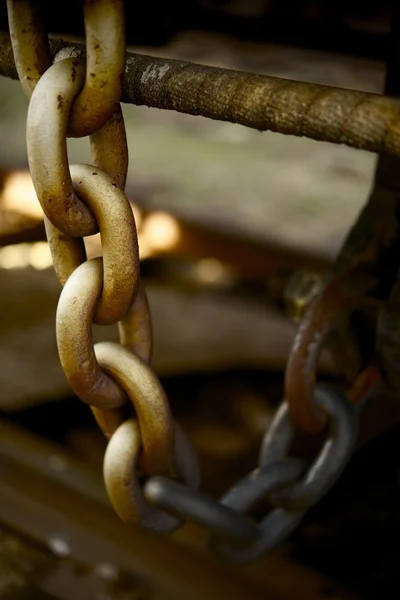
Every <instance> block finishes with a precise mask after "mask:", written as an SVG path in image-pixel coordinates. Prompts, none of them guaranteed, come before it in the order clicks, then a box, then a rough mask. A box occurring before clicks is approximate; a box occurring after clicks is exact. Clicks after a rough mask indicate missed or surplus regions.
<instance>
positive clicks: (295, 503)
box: [7, 0, 375, 563]
mask: <svg viewBox="0 0 400 600" xmlns="http://www.w3.org/2000/svg"><path fill="white" fill-rule="evenodd" d="M7 6H8V14H9V24H10V32H11V39H12V44H13V51H14V56H15V62H16V65H17V69H18V75H19V78H20V80H21V83H22V85H23V88H24V90H25V93H26V94H27V95H28V97H30V104H29V110H28V120H27V147H28V157H29V166H30V170H31V174H32V179H33V183H34V186H35V190H36V193H37V196H38V199H39V202H40V204H41V206H42V208H43V212H44V216H45V227H46V234H47V239H48V242H49V246H50V249H51V253H52V257H53V263H54V268H55V272H56V275H57V277H58V279H59V280H60V283H61V285H62V286H63V290H62V292H61V295H60V300H59V304H58V309H57V319H56V333H57V345H58V352H59V356H60V361H61V364H62V367H63V369H64V372H65V374H66V377H67V379H68V381H69V383H70V385H71V387H72V389H73V390H74V392H75V393H76V395H77V396H78V397H80V398H81V399H82V400H83V401H84V402H86V403H87V404H89V406H90V407H91V409H92V411H93V414H94V417H95V419H96V421H97V423H98V424H99V426H100V427H101V429H102V430H103V432H104V433H105V435H106V437H107V438H109V441H108V445H107V450H106V453H105V458H104V480H105V486H106V488H107V492H108V495H109V498H110V501H111V503H112V505H113V507H114V509H115V511H116V512H117V514H118V515H119V516H120V518H121V519H122V520H124V521H125V522H127V523H139V524H141V525H142V526H144V527H146V528H148V529H151V530H153V531H163V532H169V531H173V530H174V529H176V528H177V527H179V526H181V525H182V523H183V522H184V521H187V520H191V521H194V522H196V523H197V524H201V525H203V526H205V527H206V528H207V530H208V531H209V547H210V550H211V551H212V552H213V553H214V554H215V555H216V556H218V557H220V558H222V559H225V560H229V561H231V562H235V563H243V562H249V561H253V560H256V559H257V558H258V557H259V556H260V555H261V554H263V553H264V552H266V551H268V550H269V549H271V548H272V547H273V546H275V545H276V544H278V543H280V542H281V541H283V540H284V539H286V538H287V537H288V536H289V535H290V534H291V533H292V532H293V530H294V529H295V528H296V527H297V526H298V524H299V523H300V521H301V519H302V518H303V516H304V514H305V512H306V511H307V509H308V508H309V507H310V506H312V505H313V504H315V503H316V502H318V501H319V499H320V498H321V497H322V496H323V495H324V494H325V493H326V492H327V491H328V490H329V489H330V488H331V487H332V485H333V484H334V483H335V482H336V480H337V478H338V477H339V476H340V474H341V473H342V471H343V469H344V468H345V466H346V464H347V462H348V460H349V458H350V456H351V452H352V450H353V447H354V442H355V439H356V420H357V418H356V413H355V410H354V409H353V408H352V407H351V406H350V403H349V400H348V398H345V397H343V396H341V395H340V394H337V393H334V392H333V391H331V390H329V389H327V388H322V387H320V386H317V387H316V388H315V390H314V392H313V400H312V401H309V399H307V402H306V405H307V407H308V408H310V409H311V410H312V414H313V415H314V417H316V419H317V423H318V428H319V429H320V428H321V427H322V426H323V425H324V424H325V423H326V422H328V423H329V425H330V427H329V429H328V431H327V434H326V441H325V443H324V445H323V447H322V449H321V451H320V453H319V454H318V456H317V458H316V459H315V461H314V462H313V464H312V465H311V466H310V467H308V468H307V465H305V464H304V463H303V462H302V461H300V460H298V459H296V458H292V457H289V456H288V452H289V451H290V447H291V444H292V439H293V435H294V425H293V423H292V416H293V414H292V413H293V401H292V400H290V402H289V403H288V402H284V403H283V404H282V406H281V407H280V408H279V409H278V411H277V413H276V416H275V419H274V421H273V424H272V426H271V428H270V430H269V431H268V432H267V433H266V434H265V437H264V441H263V443H262V449H261V453H260V459H259V467H258V469H256V470H255V471H253V472H252V473H250V474H249V475H248V476H246V477H245V478H244V479H242V480H241V481H240V482H239V483H237V484H236V485H235V486H234V487H233V488H232V489H231V490H230V491H229V492H228V493H227V494H225V495H224V496H223V497H222V498H221V500H220V501H219V502H217V501H215V500H213V499H211V498H209V497H208V496H206V495H204V494H202V493H199V492H198V488H199V482H200V477H199V469H198V463H197V459H196V456H195V454H194V452H193V450H192V448H191V446H190V443H189V441H188V440H187V438H186V437H185V435H184V433H183V432H182V430H181V429H180V427H179V425H177V424H176V423H175V422H174V420H173V418H172V415H171V411H170V408H169V404H168V401H167V399H166V397H165V394H164V390H163V388H162V386H161V384H160V382H159V380H158V379H157V377H156V375H155V374H154V373H153V371H152V370H151V368H150V366H149V364H150V360H151V353H152V329H151V319H150V312H149V306H148V301H147V297H146V293H145V290H144V287H143V286H142V285H141V284H140V277H139V274H140V273H139V272H140V265H139V252H138V243H137V233H136V226H135V221H134V218H133V213H132V209H131V207H130V204H129V201H128V199H127V197H126V195H125V193H124V187H125V181H126V174H127V168H128V149H127V142H126V132H125V127H124V122H123V117H122V113H121V109H120V105H119V102H120V98H121V90H122V80H123V71H124V56H125V37H124V18H123V0H111V1H110V0H85V2H84V21H85V31H86V55H87V56H86V64H85V60H84V58H83V57H82V56H80V55H78V56H77V55H76V53H74V52H73V51H72V50H70V49H68V48H67V49H65V48H64V49H63V50H62V51H61V52H60V53H59V54H58V55H57V56H56V58H55V61H54V64H51V61H50V53H49V51H48V43H47V37H46V35H45V32H44V28H43V24H42V22H41V21H40V19H39V18H38V16H37V14H36V12H35V11H34V10H33V8H32V5H31V3H30V2H29V1H28V0H7ZM86 135H90V142H91V151H92V161H93V165H74V166H69V164H68V155H67V144H66V139H67V136H75V137H81V136H86ZM98 232H100V234H101V241H102V250H103V255H102V257H101V258H96V259H93V260H89V261H87V260H86V251H85V244H84V239H83V238H84V237H86V236H88V235H92V234H95V233H98ZM335 308H336V305H335ZM93 323H98V324H116V323H118V327H119V334H120V344H114V343H108V342H103V343H100V344H96V345H93V336H92V325H93ZM317 333H318V335H319V330H318V331H317ZM318 335H317V336H314V338H313V339H311V340H309V341H311V346H310V347H309V349H308V352H309V354H307V356H308V357H310V356H311V362H310V361H309V363H307V364H309V365H311V367H312V368H311V374H310V369H308V370H307V374H308V375H309V380H308V382H307V386H308V387H307V386H306V387H307V390H308V391H309V390H312V385H311V384H312V371H313V368H314V362H315V360H316V357H317V354H318V351H319V345H320V343H321V336H320V337H318ZM312 344H314V345H312ZM310 353H311V354H310ZM307 360H308V359H307ZM303 374H304V372H303ZM372 379H373V378H372ZM368 381H369V385H368V386H365V385H364V382H365V377H364V379H362V382H361V383H362V384H363V385H361V384H360V382H359V381H358V382H356V387H355V389H356V391H354V390H353V391H352V392H351V393H350V395H349V398H350V399H352V400H353V401H354V398H356V399H357V401H358V400H360V398H361V397H363V398H364V397H365V393H366V392H370V391H371V389H372V388H371V385H372V384H371V385H370V380H368ZM373 381H375V380H374V379H373ZM357 386H358V387H357ZM372 387H373V386H372ZM292 397H293V392H292V391H290V398H292ZM307 403H309V404H307ZM303 424H304V423H303ZM305 429H307V427H305ZM265 501H269V503H270V504H272V506H273V509H272V511H271V512H270V513H268V514H267V516H266V517H265V519H264V520H263V521H262V522H261V523H260V524H257V523H256V522H255V520H254V519H252V518H251V517H250V516H249V515H250V513H251V511H252V510H253V509H254V508H255V507H256V506H257V505H258V504H259V503H260V502H265Z"/></svg>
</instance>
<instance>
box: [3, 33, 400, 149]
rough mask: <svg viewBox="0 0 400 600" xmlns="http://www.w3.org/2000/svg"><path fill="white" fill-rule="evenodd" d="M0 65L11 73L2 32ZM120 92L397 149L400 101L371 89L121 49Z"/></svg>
mask: <svg viewBox="0 0 400 600" xmlns="http://www.w3.org/2000/svg"><path fill="white" fill-rule="evenodd" d="M67 46H71V51H72V52H75V55H76V52H77V51H78V52H82V51H83V49H84V47H83V45H81V44H73V45H71V42H68V41H65V40H59V39H51V40H50V50H51V54H52V56H53V57H54V55H55V54H56V53H57V52H58V51H59V50H61V49H62V48H65V47H67ZM0 73H1V74H2V75H5V76H6V77H11V78H13V79H16V78H17V73H16V70H15V65H14V59H13V54H12V49H11V43H10V39H9V36H8V33H6V32H0ZM122 100H123V102H127V103H130V104H136V105H146V106H150V107H154V108H159V109H166V110H175V111H177V112H181V113H186V114H191V115H200V116H203V117H207V118H209V119H215V120H219V121H229V122H231V123H239V124H241V125H244V126H246V127H250V128H252V129H257V130H259V131H275V132H278V133H282V134H285V135H294V136H298V137H302V136H305V137H308V138H311V139H314V140H319V141H325V142H333V143H336V144H346V145H347V146H350V147H353V148H359V149H363V150H367V151H371V152H378V153H382V152H387V153H388V154H391V155H396V156H400V101H399V100H397V99H393V98H388V97H385V96H379V95H377V94H370V93H366V92H359V91H354V90H345V89H340V88H334V87H328V86H323V85H318V84H312V83H304V82H298V81H290V80H286V79H280V78H278V77H268V76H265V75H257V74H253V73H245V72H239V71H231V70H226V69H219V68H214V67H208V66H205V65H198V64H193V63H188V62H184V61H180V60H172V59H165V58H153V57H150V56H143V55H139V54H132V53H127V56H126V69H125V85H124V91H123V97H122Z"/></svg>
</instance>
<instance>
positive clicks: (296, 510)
mask: <svg viewBox="0 0 400 600" xmlns="http://www.w3.org/2000/svg"><path fill="white" fill-rule="evenodd" d="M313 402H314V406H315V407H316V409H317V410H320V411H322V412H323V413H324V414H325V416H326V417H327V419H328V422H329V428H328V431H327V438H326V440H325V442H324V444H323V446H322V448H321V450H320V452H319V454H318V456H317V458H316V459H315V460H314V462H313V463H312V464H311V466H310V467H309V468H308V469H307V467H306V465H305V463H304V462H302V461H300V460H298V459H296V458H292V457H290V456H288V452H289V451H290V447H291V445H292V442H293V437H294V433H295V430H294V427H293V425H292V422H291V420H290V416H289V409H288V406H287V403H286V402H283V403H282V405H281V406H280V407H279V408H278V410H277V412H276V415H275V418H274V420H273V423H272V425H271V427H270V429H269V430H268V431H267V433H266V434H265V436H264V439H263V442H262V445H261V452H260V460H259V468H258V469H256V470H255V471H253V472H252V473H250V474H249V475H247V476H246V477H244V478H243V479H242V480H241V481H240V482H239V483H237V484H236V485H235V486H234V487H233V488H231V489H230V490H229V491H228V492H227V493H226V494H225V495H224V496H223V497H222V498H221V499H220V501H219V502H218V501H216V500H214V499H212V498H210V497H208V496H206V495H204V494H200V493H198V492H197V491H196V489H193V488H192V489H190V488H188V487H187V486H186V485H184V484H182V483H179V482H177V481H171V480H170V479H169V478H167V477H165V476H158V477H152V478H150V479H149V480H148V481H147V482H146V483H145V486H144V497H145V498H146V500H147V501H148V503H149V504H151V505H153V506H154V507H157V508H158V509H160V510H163V511H165V512H167V513H170V514H172V515H174V517H178V518H181V519H183V520H189V521H192V522H194V523H196V524H198V525H202V526H204V527H205V528H206V529H207V530H208V532H209V542H208V546H209V548H210V550H211V551H212V552H213V554H214V555H215V556H216V557H218V558H219V559H222V560H226V561H229V562H231V563H237V564H240V563H248V562H252V561H254V560H256V559H257V558H259V557H260V556H261V555H262V554H264V553H265V552H267V551H268V550H270V549H271V548H273V547H274V546H276V545H277V544H279V543H281V542H282V541H284V540H285V539H286V538H287V537H288V536H289V535H290V534H291V533H292V532H293V531H294V530H295V529H296V528H297V526H298V525H299V523H300V521H301V520H302V518H303V517H304V515H305V513H306V511H307V509H309V508H310V507H311V506H313V505H314V504H316V503H317V502H318V501H319V500H320V499H321V497H322V496H323V495H324V494H326V493H327V491H328V490H329V489H330V488H331V487H332V486H333V485H334V484H335V482H336V481H337V479H338V477H339V476H340V475H341V473H342V472H343V470H344V468H345V467H346V465H347V463H348V461H349V459H350V456H351V453H352V451H353V448H354V444H355V440H356V434H357V426H356V419H357V415H356V411H355V410H354V408H353V407H351V406H350V405H349V403H348V401H347V399H346V398H345V397H344V396H342V395H341V394H339V393H337V392H333V391H332V390H330V389H329V388H327V387H325V386H317V387H316V390H315V394H314V400H313ZM266 501H268V502H269V503H270V504H272V506H273V508H272V510H271V512H269V514H267V516H266V517H265V518H264V519H263V520H262V521H261V523H260V524H257V523H256V522H255V521H254V520H253V519H252V518H251V517H250V516H247V515H248V513H250V512H252V511H254V509H255V508H256V507H257V505H259V504H260V503H262V502H266Z"/></svg>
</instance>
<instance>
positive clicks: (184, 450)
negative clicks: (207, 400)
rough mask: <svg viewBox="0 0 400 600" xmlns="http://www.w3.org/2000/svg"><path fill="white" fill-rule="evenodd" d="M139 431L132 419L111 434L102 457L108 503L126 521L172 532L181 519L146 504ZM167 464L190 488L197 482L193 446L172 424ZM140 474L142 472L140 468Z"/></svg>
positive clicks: (155, 529) (197, 473)
mask: <svg viewBox="0 0 400 600" xmlns="http://www.w3.org/2000/svg"><path fill="white" fill-rule="evenodd" d="M141 431H143V429H142V427H141V426H139V424H138V422H137V421H136V420H135V419H131V420H128V421H125V422H124V423H123V424H122V425H121V426H120V427H119V428H118V429H117V430H116V431H115V433H114V434H113V436H112V437H111V439H110V441H109V443H108V446H107V450H106V453H105V457H104V481H105V485H106V489H107V492H108V496H109V498H110V500H111V503H112V505H113V507H114V509H115V511H116V513H117V514H118V515H119V517H120V518H121V519H122V520H123V521H125V522H126V523H140V524H141V525H142V526H144V527H146V528H147V529H150V530H152V531H158V532H164V533H167V532H171V531H174V530H175V529H177V528H178V527H180V526H181V525H182V520H181V519H179V518H176V517H174V516H171V515H169V514H167V513H165V512H163V511H162V510H159V509H158V508H155V507H153V506H151V505H150V504H148V503H147V502H146V500H145V498H144V496H143V493H142V490H141V485H140V482H139V480H138V475H137V470H138V459H139V456H140V449H141V442H142V441H141ZM172 459H173V460H172V462H171V464H170V465H169V466H170V468H171V467H172V468H173V471H174V472H176V474H177V476H179V477H180V478H182V480H183V481H184V482H185V484H186V485H188V486H189V488H190V489H193V490H196V489H197V488H198V486H199V482H200V474H199V467H198V463H197V459H196V456H195V454H194V453H193V450H192V447H191V446H190V444H189V442H188V440H187V438H186V436H185V435H184V433H183V431H182V430H181V428H180V427H179V426H178V425H177V424H176V423H175V424H174V451H173V456H172ZM141 472H142V473H143V471H141Z"/></svg>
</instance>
